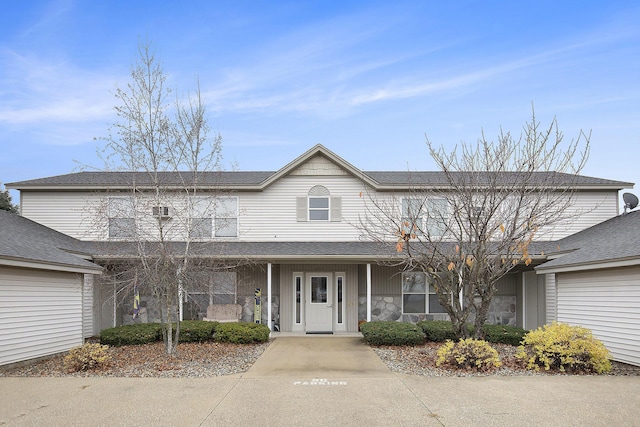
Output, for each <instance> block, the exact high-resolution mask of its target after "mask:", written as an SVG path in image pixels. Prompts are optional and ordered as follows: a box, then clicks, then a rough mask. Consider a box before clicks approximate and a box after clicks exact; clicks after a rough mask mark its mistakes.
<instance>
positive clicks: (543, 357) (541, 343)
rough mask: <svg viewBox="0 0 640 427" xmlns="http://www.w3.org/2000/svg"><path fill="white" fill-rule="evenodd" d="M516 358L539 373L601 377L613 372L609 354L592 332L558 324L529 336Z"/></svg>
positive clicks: (532, 332) (542, 328)
mask: <svg viewBox="0 0 640 427" xmlns="http://www.w3.org/2000/svg"><path fill="white" fill-rule="evenodd" d="M516 357H517V358H519V359H521V360H523V361H525V362H526V364H527V368H528V369H532V370H536V371H539V370H540V368H544V369H545V370H547V371H548V370H558V371H560V372H585V373H592V372H595V373H599V374H600V373H605V372H609V371H610V370H611V361H610V360H609V352H608V351H607V349H606V347H605V346H604V344H602V342H601V341H599V340H597V339H596V338H594V337H593V335H592V334H591V331H590V330H588V329H586V328H583V327H581V326H571V325H567V324H564V323H557V322H554V323H553V324H552V325H545V326H543V327H541V328H538V329H536V330H535V331H531V332H529V333H528V334H527V335H525V337H524V339H523V341H522V345H521V346H520V347H518V352H517V354H516Z"/></svg>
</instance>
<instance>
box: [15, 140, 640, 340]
mask: <svg viewBox="0 0 640 427" xmlns="http://www.w3.org/2000/svg"><path fill="white" fill-rule="evenodd" d="M416 174H423V175H424V176H423V179H421V180H420V182H421V184H419V185H421V186H423V187H425V188H429V187H432V188H437V187H438V186H443V185H445V184H446V182H445V180H444V176H443V175H442V174H441V173H439V172H413V173H409V172H365V171H362V170H360V169H358V168H356V167H355V166H353V165H352V164H351V163H349V162H347V161H345V160H344V159H342V158H341V157H339V156H338V155H336V154H335V153H333V152H331V151H330V150H328V149H326V148H325V147H323V146H322V145H317V146H315V147H313V148H311V149H310V150H309V151H307V152H305V153H304V154H302V155H301V156H299V157H298V158H296V159H295V160H293V161H291V162H290V163H288V164H287V165H285V166H284V167H282V168H281V169H279V170H277V171H275V172H241V171H240V172H210V173H207V174H204V175H203V179H201V181H200V184H199V185H200V191H199V193H198V197H199V199H198V200H197V201H196V203H191V204H190V206H191V211H190V212H191V214H190V216H191V220H192V225H194V226H193V227H192V228H190V229H189V230H191V231H188V232H186V231H185V229H181V228H180V226H178V225H177V224H178V219H179V218H178V217H179V216H180V213H181V212H182V211H181V209H179V208H177V207H176V205H175V204H172V203H170V202H167V203H166V206H145V207H144V209H146V210H149V211H150V213H152V214H153V216H154V217H156V218H158V217H160V218H161V219H162V220H163V223H164V224H166V225H170V224H172V223H173V224H176V226H175V227H173V228H171V230H172V231H171V232H170V233H168V235H170V237H169V238H170V239H172V240H174V241H175V243H176V244H179V243H184V242H185V241H186V240H188V241H189V244H190V245H191V247H192V248H193V249H192V250H193V253H196V254H197V258H198V259H199V260H201V261H202V262H203V263H206V262H210V263H213V264H216V263H217V265H218V264H219V265H222V264H225V263H227V265H231V266H233V267H234V268H232V269H230V270H227V271H224V272H218V273H213V274H210V275H208V276H209V277H204V278H202V277H201V279H202V280H203V281H205V282H206V286H205V287H202V286H198V287H196V286H190V285H185V294H184V295H183V297H182V300H183V303H184V306H183V307H182V310H183V315H184V316H185V318H186V317H189V316H194V317H202V316H203V315H204V313H206V307H207V306H208V305H209V304H212V303H213V304H216V303H226V304H228V303H235V304H239V305H241V306H242V320H244V321H253V320H254V307H255V303H256V298H255V294H256V291H257V290H259V291H260V293H261V301H260V302H261V305H262V306H263V308H262V310H261V311H262V312H261V317H262V319H261V320H262V321H263V322H264V323H266V324H268V325H269V326H270V327H272V329H277V330H280V331H282V332H296V331H298V332H307V333H313V332H335V333H338V332H341V331H345V332H354V331H357V330H358V322H359V321H360V320H408V321H416V320H419V319H424V318H436V319H439V318H444V317H445V313H443V309H442V307H440V306H439V304H438V303H437V298H436V296H435V293H434V291H433V288H432V287H430V286H429V285H428V283H425V278H424V277H422V276H421V275H419V274H415V273H412V272H405V273H402V272H400V271H399V270H398V269H397V268H394V267H390V266H389V265H388V263H385V261H390V260H393V259H394V257H397V253H396V251H395V244H394V242H390V244H389V245H388V246H383V245H382V246H381V245H380V244H379V243H374V242H372V241H369V240H367V239H366V238H365V237H364V236H363V235H362V232H361V230H360V229H359V228H358V227H357V224H358V222H359V220H360V218H361V215H362V214H363V209H364V201H363V197H362V194H363V192H368V193H369V194H375V195H376V197H380V198H397V199H402V198H403V197H404V198H407V197H410V196H409V195H410V194H411V191H415V189H416V185H417V184H416V181H415V180H414V179H413V178H414V177H415V176H416ZM178 178H179V177H178V176H177V175H176V174H173V175H172V174H171V173H167V175H166V177H165V182H167V183H169V184H167V186H168V187H171V184H170V183H171V180H172V179H173V180H175V182H176V184H175V185H176V188H179V185H180V179H178ZM132 180H136V181H137V185H138V186H139V187H140V188H144V174H139V175H136V176H135V177H134V176H133V175H132V174H131V173H126V172H80V173H73V174H68V175H61V176H54V177H49V178H41V179H34V180H29V181H22V182H17V183H12V184H9V185H8V186H7V187H9V188H13V189H18V190H20V207H21V210H22V215H23V216H25V217H27V218H29V219H31V220H34V221H36V222H39V223H41V224H43V225H46V226H48V227H50V228H53V229H54V230H57V231H59V232H62V233H65V234H67V235H69V236H72V237H75V238H77V239H80V240H84V241H91V242H93V244H94V254H93V261H94V262H95V263H97V264H100V265H103V266H105V267H107V269H106V270H105V272H104V274H103V275H102V276H100V277H97V278H96V283H95V284H94V286H93V289H94V300H93V308H94V332H95V333H98V332H99V331H100V330H101V329H104V328H106V327H111V326H114V325H120V324H123V323H128V322H131V321H132V301H133V294H132V292H133V290H132V287H131V284H130V283H128V280H127V278H126V275H123V274H121V273H122V272H123V268H122V266H123V265H124V264H126V263H128V262H131V261H132V260H133V259H135V258H136V255H137V250H138V246H139V245H138V244H137V243H136V241H137V239H136V237H137V236H139V234H140V233H143V232H144V226H142V225H140V223H142V222H143V221H142V220H141V219H140V218H136V216H137V214H136V213H135V211H136V209H135V208H134V205H140V203H139V202H136V201H135V200H133V199H132V197H131V195H130V194H131V182H132ZM632 185H633V184H631V183H626V182H619V181H612V180H607V179H599V178H591V177H584V176H582V177H580V179H578V180H577V183H576V186H577V187H576V193H575V196H574V208H575V210H576V212H580V215H579V216H578V217H576V218H574V220H573V221H571V222H570V223H567V224H565V225H564V226H563V227H562V228H559V229H556V230H553V233H552V235H549V236H551V237H550V239H552V240H557V239H561V238H564V237H567V236H570V235H572V234H574V233H577V232H579V231H581V230H583V229H586V228H588V227H591V226H593V225H595V224H598V223H600V222H602V221H605V220H607V219H609V218H612V217H614V216H616V215H618V212H619V210H620V209H619V202H618V192H619V190H621V189H623V188H628V187H631V186H632ZM399 204H400V205H401V203H399ZM136 224H138V226H137V227H138V228H135V227H136ZM132 227H133V228H132ZM134 229H135V230H136V231H135V232H134V231H132V230H134ZM141 230H142V231H141ZM149 230H150V229H149ZM149 233H150V234H149V235H150V236H151V237H149V238H148V239H147V241H149V242H151V241H153V236H152V235H151V234H152V232H151V231H149ZM185 233H187V234H188V237H187V236H186V235H185ZM550 239H548V240H550ZM537 255H538V256H537V258H536V259H537V262H536V263H534V264H532V265H529V266H524V265H523V266H519V267H518V268H516V269H514V270H513V272H511V273H510V274H508V275H507V276H506V277H504V278H503V279H502V281H501V283H500V286H499V292H498V294H497V295H496V297H494V301H493V304H492V307H491V310H490V315H489V320H490V321H491V322H494V323H501V324H511V325H517V326H522V327H525V328H529V329H530V328H535V327H537V326H539V325H542V324H544V323H545V320H546V313H545V310H546V302H545V299H546V297H547V294H548V292H547V290H546V286H547V284H546V281H545V275H536V273H535V271H534V266H535V265H536V264H540V263H541V262H543V261H544V260H545V256H543V255H541V254H537ZM219 270H220V269H219ZM409 282H411V284H413V285H412V286H408V285H407V284H408V283H409ZM403 284H404V285H403ZM142 292H143V294H142V295H141V299H142V301H143V307H144V308H146V312H145V313H144V316H143V317H142V318H141V319H142V321H154V320H155V321H157V320H158V313H157V311H156V310H154V308H153V307H152V302H151V299H150V298H149V295H144V291H142ZM138 321H140V320H138Z"/></svg>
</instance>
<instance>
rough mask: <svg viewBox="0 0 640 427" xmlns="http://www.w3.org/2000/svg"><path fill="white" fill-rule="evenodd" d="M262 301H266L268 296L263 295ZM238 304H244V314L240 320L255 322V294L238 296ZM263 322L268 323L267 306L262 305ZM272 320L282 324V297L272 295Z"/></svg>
mask: <svg viewBox="0 0 640 427" xmlns="http://www.w3.org/2000/svg"><path fill="white" fill-rule="evenodd" d="M262 301H263V302H266V301H267V297H266V296H263V297H262ZM238 304H240V305H241V306H242V315H241V317H240V320H241V321H242V322H253V308H254V306H255V296H253V295H251V296H238ZM261 314H262V316H261V318H262V324H264V325H266V324H267V307H266V306H263V307H262V313H261ZM271 320H273V323H274V324H276V325H279V324H280V297H278V296H275V295H272V296H271Z"/></svg>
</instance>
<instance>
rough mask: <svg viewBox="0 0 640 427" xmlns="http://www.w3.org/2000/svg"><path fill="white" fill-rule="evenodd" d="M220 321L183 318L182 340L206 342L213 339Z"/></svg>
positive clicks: (181, 327) (181, 324)
mask: <svg viewBox="0 0 640 427" xmlns="http://www.w3.org/2000/svg"><path fill="white" fill-rule="evenodd" d="M217 327H218V322H205V321H203V320H183V321H182V322H180V342H205V341H211V340H213V335H214V333H215V332H216V328H217Z"/></svg>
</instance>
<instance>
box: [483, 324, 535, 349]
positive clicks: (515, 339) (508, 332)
mask: <svg viewBox="0 0 640 427" xmlns="http://www.w3.org/2000/svg"><path fill="white" fill-rule="evenodd" d="M482 330H483V331H484V339H485V341H488V342H491V343H494V344H509V345H513V346H518V345H520V343H521V342H522V340H523V339H524V336H525V335H526V334H527V332H529V331H527V330H526V329H522V328H517V327H515V326H504V325H484V326H483V327H482Z"/></svg>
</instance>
